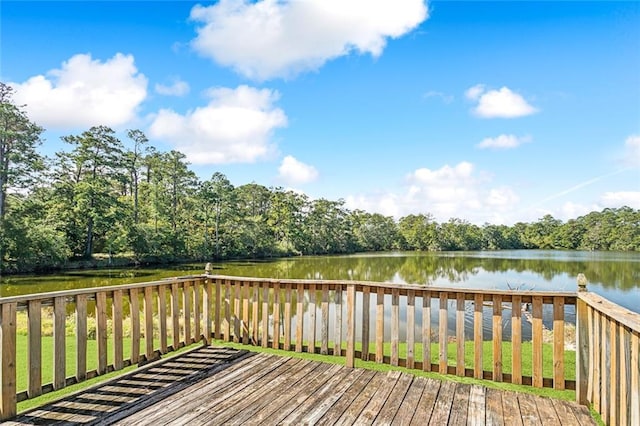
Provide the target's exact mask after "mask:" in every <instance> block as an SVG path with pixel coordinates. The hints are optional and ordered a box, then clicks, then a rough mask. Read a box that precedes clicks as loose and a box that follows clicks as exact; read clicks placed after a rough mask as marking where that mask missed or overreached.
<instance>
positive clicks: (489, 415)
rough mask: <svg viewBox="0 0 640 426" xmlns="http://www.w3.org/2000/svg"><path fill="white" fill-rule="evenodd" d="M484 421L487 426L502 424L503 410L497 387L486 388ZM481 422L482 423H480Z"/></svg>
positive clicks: (501, 425)
mask: <svg viewBox="0 0 640 426" xmlns="http://www.w3.org/2000/svg"><path fill="white" fill-rule="evenodd" d="M485 400H486V403H485V421H486V425H487V426H503V425H504V412H503V408H502V407H503V404H502V392H500V391H499V390H498V389H492V388H488V389H487V390H486V391H485ZM481 424H482V423H481Z"/></svg>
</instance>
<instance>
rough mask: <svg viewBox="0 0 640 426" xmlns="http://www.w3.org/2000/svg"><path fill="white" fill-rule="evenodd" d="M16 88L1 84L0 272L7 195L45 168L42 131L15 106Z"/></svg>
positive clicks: (26, 184) (4, 236)
mask: <svg viewBox="0 0 640 426" xmlns="http://www.w3.org/2000/svg"><path fill="white" fill-rule="evenodd" d="M12 96H13V88H11V87H10V86H8V85H6V84H4V83H2V82H0V272H1V271H2V262H3V260H4V257H5V247H7V246H8V241H7V238H10V237H11V235H8V234H7V232H6V231H7V229H6V228H7V224H6V223H5V221H6V216H7V205H8V203H7V195H8V194H9V192H10V191H11V190H12V189H23V188H25V187H27V186H29V185H30V184H31V183H32V182H33V179H34V177H35V175H36V173H37V172H39V171H41V170H42V169H43V158H42V157H41V156H40V155H39V154H38V153H37V152H36V148H37V147H38V146H39V145H40V143H41V139H40V135H41V134H42V131H43V129H42V128H41V127H39V126H38V125H36V124H35V123H33V122H32V121H31V120H29V118H28V117H27V115H26V114H25V113H24V112H23V111H22V110H21V109H20V107H18V106H16V105H15V104H14V103H13V99H12Z"/></svg>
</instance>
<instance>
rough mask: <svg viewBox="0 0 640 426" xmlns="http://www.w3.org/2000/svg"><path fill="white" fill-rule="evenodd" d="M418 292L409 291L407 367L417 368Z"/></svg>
mask: <svg viewBox="0 0 640 426" xmlns="http://www.w3.org/2000/svg"><path fill="white" fill-rule="evenodd" d="M415 340H416V292H415V290H409V291H408V292H407V368H415V346H416V341H415Z"/></svg>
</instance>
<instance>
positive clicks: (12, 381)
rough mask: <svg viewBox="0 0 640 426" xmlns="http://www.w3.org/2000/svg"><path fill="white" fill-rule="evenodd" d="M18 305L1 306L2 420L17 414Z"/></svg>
mask: <svg viewBox="0 0 640 426" xmlns="http://www.w3.org/2000/svg"><path fill="white" fill-rule="evenodd" d="M16 309H17V304H16V303H4V304H2V305H0V359H1V361H0V380H1V381H2V395H1V396H0V420H6V419H9V418H11V417H13V416H15V415H16V413H17V398H16Z"/></svg>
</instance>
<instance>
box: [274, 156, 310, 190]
mask: <svg viewBox="0 0 640 426" xmlns="http://www.w3.org/2000/svg"><path fill="white" fill-rule="evenodd" d="M278 178H279V179H280V180H282V181H284V182H285V183H287V184H289V185H301V184H304V183H309V182H313V181H314V180H316V179H317V178H318V171H317V170H316V168H315V167H313V166H311V165H309V164H305V163H303V162H301V161H298V160H297V159H296V158H294V157H293V156H291V155H287V156H286V157H284V159H283V160H282V164H280V167H279V168H278Z"/></svg>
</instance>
